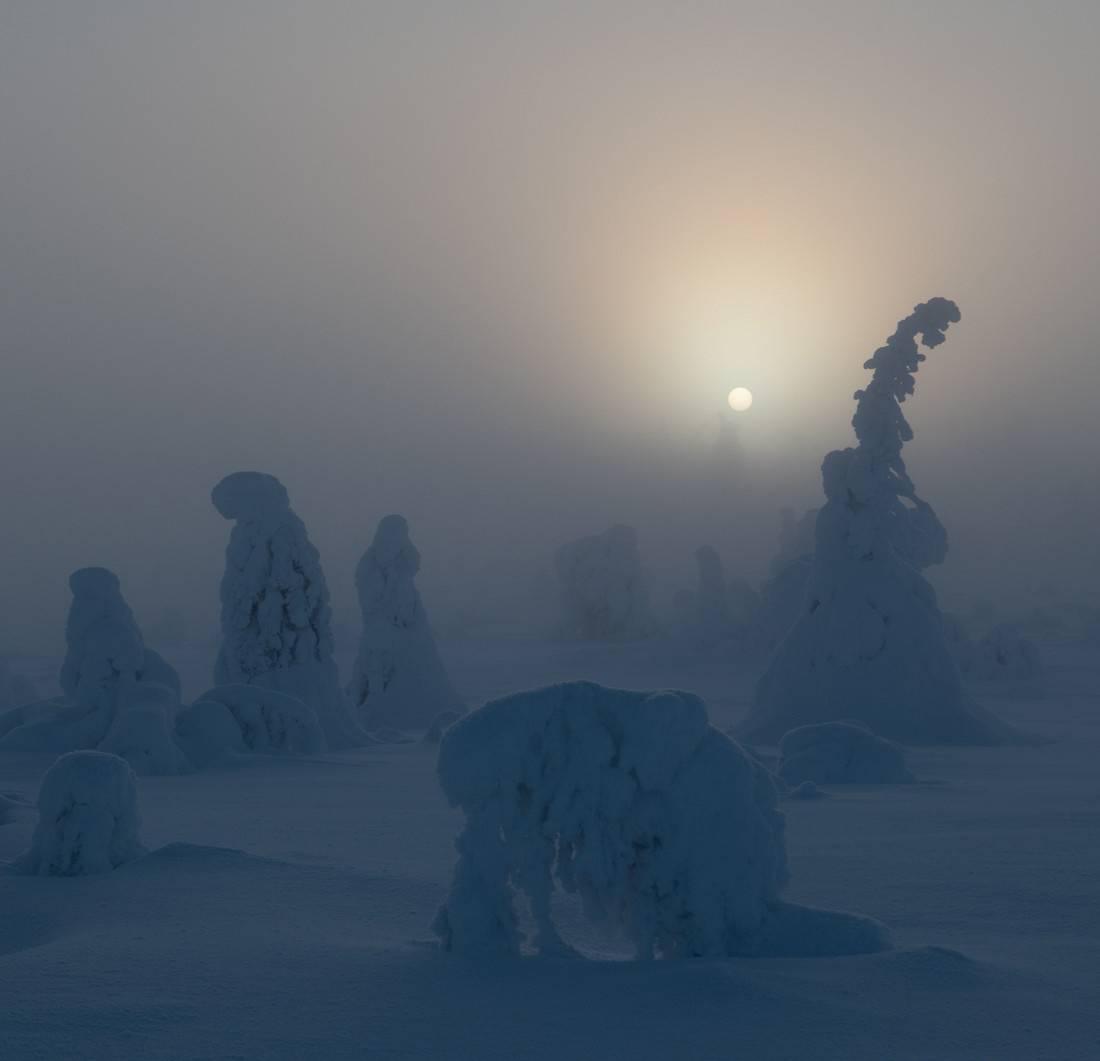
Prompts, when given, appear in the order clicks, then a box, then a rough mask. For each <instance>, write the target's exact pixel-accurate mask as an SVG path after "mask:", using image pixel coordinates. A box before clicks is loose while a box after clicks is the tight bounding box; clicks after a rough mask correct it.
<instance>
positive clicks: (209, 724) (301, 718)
mask: <svg viewBox="0 0 1100 1061" xmlns="http://www.w3.org/2000/svg"><path fill="white" fill-rule="evenodd" d="M215 704H220V705H222V706H223V707H224V708H226V709H227V710H228V711H229V713H230V714H231V715H232V717H233V719H234V721H235V722H236V724H237V733H236V735H234V734H233V733H232V732H231V731H230V730H229V728H228V727H227V726H226V725H224V716H219V715H218V713H217V712H216V711H215V709H214V707H213V705H215ZM182 725H183V726H184V727H185V730H186V732H188V733H190V734H194V737H195V739H196V740H198V739H202V740H204V741H205V742H206V745H205V746H206V754H207V756H208V757H210V758H217V757H221V756H224V755H226V754H228V753H232V752H233V751H235V750H237V749H238V748H240V747H242V746H243V747H244V748H245V749H247V750H248V751H253V752H292V753H298V754H302V755H310V754H313V753H314V752H319V751H322V750H323V749H324V747H325V735H324V733H323V731H322V729H321V726H320V723H319V721H318V719H317V715H316V713H315V712H314V711H313V709H312V708H311V707H309V705H307V704H306V703H305V702H304V701H303V700H301V699H299V698H298V697H295V696H291V695H290V694H288V693H282V692H279V691H278V690H277V689H270V688H267V687H266V686H262V685H245V684H243V683H235V684H230V685H218V686H215V687H214V688H213V689H207V691H206V692H205V693H203V694H202V695H201V696H199V697H197V698H196V700H195V703H194V704H193V705H192V707H191V709H190V711H189V712H188V714H187V715H186V716H185V718H184V720H182ZM219 735H220V736H219Z"/></svg>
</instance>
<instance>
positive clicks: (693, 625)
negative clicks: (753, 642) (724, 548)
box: [678, 545, 760, 651]
mask: <svg viewBox="0 0 1100 1061" xmlns="http://www.w3.org/2000/svg"><path fill="white" fill-rule="evenodd" d="M695 564H696V570H697V572H698V577H697V582H696V589H695V592H694V593H691V594H688V595H686V596H684V597H683V598H681V603H678V607H679V608H680V609H681V610H683V611H684V612H685V613H686V614H685V620H686V627H687V633H688V636H689V637H690V638H691V639H692V640H693V641H695V642H696V643H697V644H698V645H700V646H701V647H703V648H712V647H714V646H722V647H723V648H724V649H731V650H733V651H744V650H746V649H748V648H749V647H750V638H751V636H752V631H753V627H754V624H755V622H756V618H757V612H758V610H759V607H760V598H759V596H758V595H757V593H756V591H755V590H754V589H753V588H752V587H751V586H750V585H749V584H748V582H747V581H745V579H743V578H732V579H727V578H726V572H725V567H724V565H723V564H722V558H721V556H719V555H718V552H717V550H716V549H714V547H713V546H710V545H703V546H701V547H700V548H699V549H697V550H696V552H695Z"/></svg>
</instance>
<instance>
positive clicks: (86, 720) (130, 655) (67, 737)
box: [0, 567, 188, 773]
mask: <svg viewBox="0 0 1100 1061" xmlns="http://www.w3.org/2000/svg"><path fill="white" fill-rule="evenodd" d="M69 587H70V588H71V590H72V593H73V599H72V604H71V606H70V608H69V615H68V620H67V622H66V624H65V642H66V653H65V661H64V663H63V664H62V667H61V674H60V678H61V689H62V691H63V693H64V695H63V696H62V697H60V698H58V699H56V700H46V701H42V702H39V703H33V704H26V705H24V706H22V707H19V708H15V709H14V710H10V711H7V712H5V713H4V714H3V715H0V747H6V748H20V749H24V750H33V751H51V752H55V753H57V752H65V751H71V750H74V749H80V748H102V749H104V750H105V751H115V752H118V753H119V754H120V755H123V756H124V757H125V758H126V759H127V760H128V761H129V762H130V764H131V765H132V766H133V767H134V769H136V770H137V771H138V772H139V773H179V772H182V771H184V770H186V769H187V768H188V765H187V762H186V759H185V757H184V756H183V755H182V754H181V753H180V751H179V749H178V748H177V747H176V746H175V745H174V744H173V742H172V738H171V725H172V721H173V715H174V713H175V710H176V708H177V706H178V704H179V690H180V680H179V675H178V674H177V673H176V671H175V670H174V669H173V668H172V667H171V666H170V665H169V664H168V663H166V662H165V660H164V659H163V658H162V657H161V656H160V655H158V654H157V653H156V652H154V651H153V650H152V649H150V648H147V647H146V645H145V642H144V639H143V638H142V636H141V631H140V630H139V629H138V625H137V622H136V620H135V619H134V615H133V612H131V611H130V607H129V605H128V604H127V603H126V601H125V599H124V598H123V596H122V590H121V587H120V584H119V580H118V577H117V576H116V575H115V574H114V573H113V572H111V571H108V570H107V569H106V568H103V567H85V568H81V569H80V570H78V571H74V572H73V574H72V575H71V576H70V578H69Z"/></svg>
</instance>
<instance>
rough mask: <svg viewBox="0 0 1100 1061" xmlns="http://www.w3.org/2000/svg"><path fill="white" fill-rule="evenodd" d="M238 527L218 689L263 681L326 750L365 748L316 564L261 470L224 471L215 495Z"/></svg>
mask: <svg viewBox="0 0 1100 1061" xmlns="http://www.w3.org/2000/svg"><path fill="white" fill-rule="evenodd" d="M211 499H212V500H213V502H214V507H215V508H216V509H217V510H218V512H219V513H221V515H222V516H224V517H225V518H226V519H229V520H234V521H235V525H234V527H233V531H232V533H231V534H230V537H229V545H228V547H227V549H226V552H225V574H224V575H223V576H222V582H221V632H222V641H221V648H220V650H219V652H218V659H217V663H216V665H215V669H214V681H215V682H216V683H217V684H218V685H230V684H236V683H244V684H249V685H262V686H264V687H266V688H269V689H274V690H275V691H277V692H282V693H286V694H288V695H289V696H294V697H297V698H298V699H300V700H303V701H304V702H305V703H306V704H307V705H308V706H309V707H310V708H312V709H313V711H314V712H315V713H316V715H317V718H318V720H319V721H320V723H321V728H322V730H323V731H324V734H325V738H326V740H327V741H328V744H329V746H330V747H333V748H344V747H349V746H351V745H354V744H359V743H363V742H364V741H365V739H366V738H365V735H364V734H363V733H362V731H361V730H360V729H359V727H358V726H357V725H356V724H355V722H354V721H353V720H352V717H351V713H350V711H349V708H348V704H347V700H346V698H345V696H344V692H343V690H342V689H341V688H340V680H339V675H338V674H337V671H336V663H335V661H334V660H333V657H332V653H333V639H332V609H331V608H330V606H329V593H328V586H327V585H326V583H325V576H324V572H323V571H322V570H321V558H320V555H319V554H318V552H317V550H316V549H315V548H314V546H313V543H312V542H311V541H310V540H309V535H308V534H307V533H306V528H305V525H304V524H303V523H302V521H301V520H300V519H299V518H298V517H297V515H295V513H294V512H293V511H292V509H291V507H290V499H289V497H288V496H287V492H286V488H285V487H284V486H283V484H282V483H280V482H279V480H278V479H276V478H275V477H274V476H271V475H264V474H263V473H261V472H235V473H233V474H232V475H227V476H226V477H225V478H224V479H222V480H221V482H219V483H218V485H217V486H215V487H214V489H213V491H212V493H211Z"/></svg>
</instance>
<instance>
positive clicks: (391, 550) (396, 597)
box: [348, 516, 464, 730]
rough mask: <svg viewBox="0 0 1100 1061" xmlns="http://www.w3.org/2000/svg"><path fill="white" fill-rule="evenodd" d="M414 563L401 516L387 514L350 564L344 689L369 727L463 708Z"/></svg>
mask: <svg viewBox="0 0 1100 1061" xmlns="http://www.w3.org/2000/svg"><path fill="white" fill-rule="evenodd" d="M419 570H420V552H419V551H418V550H417V548H416V546H415V545H413V543H412V541H411V540H410V538H409V525H408V523H407V522H406V521H405V519H404V517H402V516H386V517H385V518H384V519H382V520H381V522H380V523H379V524H378V528H377V530H376V531H375V534H374V541H372V542H371V544H370V547H369V548H368V549H367V551H366V552H365V553H364V554H363V557H362V559H361V560H360V561H359V566H358V567H357V568H356V571H355V586H356V589H357V590H358V591H359V610H360V613H361V615H362V620H363V630H362V635H361V636H360V640H359V652H358V655H357V656H356V659H355V672H354V676H353V678H352V681H351V685H350V686H349V687H348V694H349V696H350V697H351V700H352V703H353V704H354V705H355V707H356V708H357V709H358V711H359V714H360V719H361V721H362V723H363V725H364V726H365V728H366V729H368V730H375V729H379V728H383V727H398V728H411V729H422V728H424V727H426V726H429V725H431V722H432V719H434V718H435V717H436V716H437V715H438V714H440V712H443V711H448V712H456V713H459V714H461V713H462V711H463V710H464V705H463V703H462V701H461V699H460V698H459V696H458V693H456V692H455V690H454V688H453V687H452V686H451V682H450V679H449V678H448V677H447V671H446V669H445V668H444V666H443V661H442V659H440V656H439V650H438V649H437V648H436V644H435V638H434V637H433V635H432V629H431V625H430V624H429V622H428V617H427V615H426V613H425V611H424V605H423V602H422V601H421V599H420V594H419V592H418V591H417V588H416V573H417V572H418V571H419Z"/></svg>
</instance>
